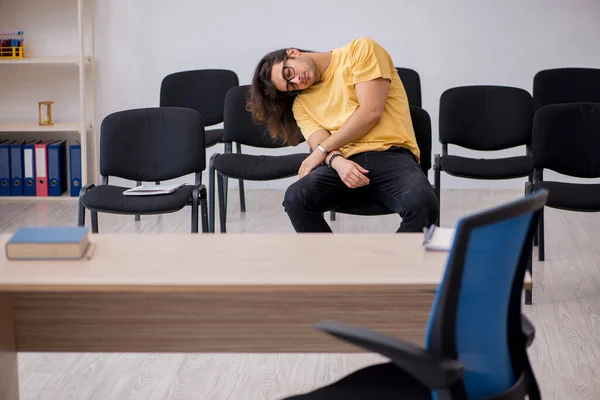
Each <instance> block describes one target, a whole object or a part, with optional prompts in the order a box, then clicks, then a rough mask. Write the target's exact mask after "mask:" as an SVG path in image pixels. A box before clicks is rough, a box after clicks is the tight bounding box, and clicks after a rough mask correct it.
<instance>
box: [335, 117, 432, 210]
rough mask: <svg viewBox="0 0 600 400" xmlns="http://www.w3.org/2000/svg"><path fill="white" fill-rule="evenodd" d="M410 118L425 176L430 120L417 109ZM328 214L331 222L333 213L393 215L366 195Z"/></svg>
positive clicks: (429, 164)
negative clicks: (330, 216) (330, 215)
mask: <svg viewBox="0 0 600 400" xmlns="http://www.w3.org/2000/svg"><path fill="white" fill-rule="evenodd" d="M410 117H411V119H412V124H413V128H414V131H415V137H416V139H417V145H418V146H419V150H420V154H421V157H420V158H421V169H422V170H423V172H424V173H425V175H427V173H428V171H429V170H430V169H431V119H430V117H429V114H428V113H427V111H425V110H423V109H422V108H419V107H410ZM330 212H331V213H332V220H334V219H335V214H333V213H336V212H337V213H343V214H352V215H364V216H374V215H388V214H395V212H393V211H392V210H390V209H389V208H387V207H386V206H384V205H383V204H381V203H379V202H378V201H376V200H374V199H372V198H371V197H370V196H367V195H365V196H357V197H356V198H354V199H353V200H352V201H351V202H350V203H348V204H344V205H342V206H340V207H336V208H335V209H333V210H331V211H330Z"/></svg>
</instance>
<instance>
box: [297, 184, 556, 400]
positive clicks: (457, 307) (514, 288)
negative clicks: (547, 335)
mask: <svg viewBox="0 0 600 400" xmlns="http://www.w3.org/2000/svg"><path fill="white" fill-rule="evenodd" d="M547 197H548V192H547V191H545V190H540V191H538V192H535V193H533V194H531V195H528V196H526V197H524V198H521V199H519V200H516V201H514V202H511V203H508V204H505V205H502V206H499V207H495V208H492V209H489V210H486V211H483V212H481V213H477V214H474V215H471V216H468V217H465V218H462V219H461V220H459V221H458V223H457V225H456V235H455V239H454V242H453V245H452V248H451V250H450V252H449V255H448V262H447V265H446V270H445V273H444V276H443V278H442V282H441V285H440V287H439V290H438V291H437V293H436V296H435V298H434V302H433V307H432V310H431V315H430V319H429V324H428V327H427V333H426V337H425V348H421V347H418V346H416V345H414V344H412V343H408V342H404V341H402V340H399V339H396V338H394V337H391V336H388V335H385V334H381V333H377V332H373V331H370V330H367V329H363V328H360V327H354V326H349V325H346V324H342V323H337V322H320V323H318V324H317V325H316V328H317V329H319V330H322V331H325V332H327V333H329V334H331V335H333V336H335V337H337V338H339V339H342V340H344V341H347V342H350V343H352V344H354V345H356V346H359V347H361V348H364V349H366V350H369V351H372V352H376V353H379V354H381V355H383V356H386V357H388V358H389V359H390V361H389V362H386V363H381V364H377V365H373V366H369V367H366V368H363V369H361V370H359V371H357V372H354V373H352V374H350V375H348V376H346V377H344V378H342V379H341V380H338V381H337V382H334V383H332V384H330V385H328V386H325V387H321V388H318V389H316V390H314V391H312V392H310V393H308V394H304V395H299V396H294V397H290V398H289V400H291V399H294V400H320V399H327V400H335V399H344V400H354V399H378V400H387V399H390V400H391V399H394V400H398V399H439V400H448V399H478V400H483V399H486V400H492V399H493V400H514V399H520V400H521V399H524V398H525V397H527V396H529V399H531V400H533V399H540V398H541V397H540V392H539V388H538V385H537V382H536V379H535V376H534V373H533V371H532V369H531V365H530V363H529V358H528V356H527V351H526V350H527V347H529V345H531V343H532V341H533V336H534V328H533V325H532V324H531V323H530V322H529V320H527V318H526V317H525V316H524V315H522V314H521V297H522V290H523V280H524V277H525V271H526V269H527V267H528V265H529V263H530V262H531V258H532V256H531V251H532V243H533V235H534V232H535V227H536V223H537V222H538V219H539V215H540V212H541V210H542V208H543V206H544V205H545V203H546V199H547Z"/></svg>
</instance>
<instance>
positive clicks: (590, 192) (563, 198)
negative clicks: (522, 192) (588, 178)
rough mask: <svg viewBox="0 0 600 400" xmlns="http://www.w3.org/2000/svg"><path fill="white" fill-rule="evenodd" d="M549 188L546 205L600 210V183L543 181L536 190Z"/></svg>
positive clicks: (535, 186)
mask: <svg viewBox="0 0 600 400" xmlns="http://www.w3.org/2000/svg"><path fill="white" fill-rule="evenodd" d="M539 189H547V190H548V192H549V194H548V202H547V203H546V206H548V207H552V208H558V209H563V210H571V211H600V184H585V185H582V184H577V183H565V182H552V181H542V182H536V183H535V184H534V190H539Z"/></svg>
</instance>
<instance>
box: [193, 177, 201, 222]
mask: <svg viewBox="0 0 600 400" xmlns="http://www.w3.org/2000/svg"><path fill="white" fill-rule="evenodd" d="M199 197H200V188H198V187H195V188H194V190H193V191H192V233H198V198H199Z"/></svg>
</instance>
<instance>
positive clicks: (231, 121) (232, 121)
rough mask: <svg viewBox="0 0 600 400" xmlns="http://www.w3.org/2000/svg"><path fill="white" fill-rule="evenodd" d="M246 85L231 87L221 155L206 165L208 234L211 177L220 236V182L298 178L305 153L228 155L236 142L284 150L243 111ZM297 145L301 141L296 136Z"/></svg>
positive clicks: (223, 209)
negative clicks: (218, 217) (217, 194)
mask: <svg viewBox="0 0 600 400" xmlns="http://www.w3.org/2000/svg"><path fill="white" fill-rule="evenodd" d="M249 88H250V86H249V85H243V86H238V87H235V88H233V89H231V90H229V92H228V93H227V96H226V98H225V114H224V124H223V126H224V135H223V141H224V143H225V153H224V154H219V153H215V154H213V155H212V157H211V158H210V161H209V167H208V168H209V175H208V176H209V197H210V201H209V216H210V218H209V230H210V231H211V232H214V229H215V174H216V176H217V190H218V192H219V216H220V222H221V232H226V219H227V188H226V187H225V185H224V178H225V177H229V178H233V179H243V180H246V181H270V180H276V179H283V178H288V177H291V176H295V175H297V174H298V170H299V169H300V165H301V164H302V161H304V159H305V158H306V157H307V156H308V153H299V154H286V155H252V154H239V153H233V152H232V151H231V143H232V142H237V143H241V144H243V145H246V146H252V147H255V148H260V149H276V148H283V147H288V145H287V144H285V143H283V142H281V141H278V140H274V139H272V138H271V137H270V136H269V133H268V131H267V130H266V128H264V127H263V126H259V125H256V124H255V123H254V121H253V120H252V117H251V115H250V113H249V112H248V111H247V109H246V99H247V95H248V89H249ZM298 135H299V138H300V141H301V142H302V141H304V138H302V137H301V135H300V133H298Z"/></svg>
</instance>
